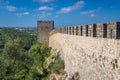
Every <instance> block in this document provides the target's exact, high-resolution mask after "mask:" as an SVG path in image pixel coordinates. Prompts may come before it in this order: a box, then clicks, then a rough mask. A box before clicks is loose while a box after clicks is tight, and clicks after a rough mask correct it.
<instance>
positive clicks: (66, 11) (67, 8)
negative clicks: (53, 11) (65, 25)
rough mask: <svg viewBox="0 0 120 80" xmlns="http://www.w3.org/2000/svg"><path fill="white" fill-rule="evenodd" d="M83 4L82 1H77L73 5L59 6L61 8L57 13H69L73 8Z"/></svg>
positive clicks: (80, 6) (78, 7) (75, 8)
mask: <svg viewBox="0 0 120 80" xmlns="http://www.w3.org/2000/svg"><path fill="white" fill-rule="evenodd" d="M83 6H84V1H78V2H76V3H75V4H74V5H73V6H68V7H64V8H61V10H60V11H58V12H57V13H58V14H63V13H70V12H72V11H74V10H77V9H80V8H82V7H83Z"/></svg>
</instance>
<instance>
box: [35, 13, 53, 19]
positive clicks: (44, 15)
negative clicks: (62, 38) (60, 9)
mask: <svg viewBox="0 0 120 80" xmlns="http://www.w3.org/2000/svg"><path fill="white" fill-rule="evenodd" d="M51 15H52V13H47V12H42V13H41V14H37V15H33V16H36V17H38V18H46V17H49V16H51Z"/></svg>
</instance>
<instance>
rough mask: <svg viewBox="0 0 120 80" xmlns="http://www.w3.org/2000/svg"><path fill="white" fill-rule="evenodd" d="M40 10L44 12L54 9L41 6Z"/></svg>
mask: <svg viewBox="0 0 120 80" xmlns="http://www.w3.org/2000/svg"><path fill="white" fill-rule="evenodd" d="M38 10H40V11H42V10H53V8H52V7H48V6H41V7H40V8H38Z"/></svg>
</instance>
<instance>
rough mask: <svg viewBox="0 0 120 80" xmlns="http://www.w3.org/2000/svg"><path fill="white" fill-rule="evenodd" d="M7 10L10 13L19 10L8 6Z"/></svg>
mask: <svg viewBox="0 0 120 80" xmlns="http://www.w3.org/2000/svg"><path fill="white" fill-rule="evenodd" d="M6 9H7V10H8V11H11V12H12V11H16V10H17V8H16V7H15V6H6Z"/></svg>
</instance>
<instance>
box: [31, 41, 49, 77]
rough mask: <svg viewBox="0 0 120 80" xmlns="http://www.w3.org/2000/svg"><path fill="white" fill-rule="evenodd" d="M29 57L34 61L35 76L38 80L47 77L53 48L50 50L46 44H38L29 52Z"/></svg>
mask: <svg viewBox="0 0 120 80" xmlns="http://www.w3.org/2000/svg"><path fill="white" fill-rule="evenodd" d="M29 55H30V56H31V57H33V59H34V67H33V69H34V71H33V72H34V76H35V77H37V78H38V79H43V78H45V77H47V76H48V70H47V67H48V64H47V59H48V58H49V57H50V55H51V48H49V47H48V46H47V45H46V44H45V43H44V42H43V43H36V44H35V45H33V46H32V47H31V49H30V50H29ZM35 74H36V75H35Z"/></svg>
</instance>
